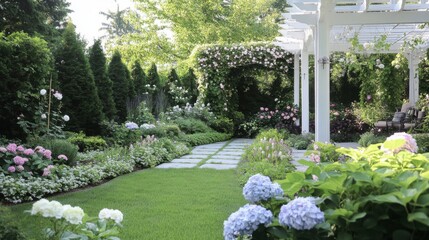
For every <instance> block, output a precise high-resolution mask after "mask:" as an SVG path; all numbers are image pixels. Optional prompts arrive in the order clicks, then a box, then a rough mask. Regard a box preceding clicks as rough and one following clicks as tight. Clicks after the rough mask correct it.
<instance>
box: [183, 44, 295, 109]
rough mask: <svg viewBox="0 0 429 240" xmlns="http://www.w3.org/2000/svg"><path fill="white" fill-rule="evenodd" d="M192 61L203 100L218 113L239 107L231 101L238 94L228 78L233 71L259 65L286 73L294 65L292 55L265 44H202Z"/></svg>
mask: <svg viewBox="0 0 429 240" xmlns="http://www.w3.org/2000/svg"><path fill="white" fill-rule="evenodd" d="M191 60H192V61H193V65H194V67H195V69H196V70H197V71H196V73H197V75H198V78H199V90H200V97H199V98H200V100H202V101H204V102H205V103H210V104H211V106H212V108H213V110H214V111H215V112H218V113H222V112H226V111H231V110H235V109H236V108H237V104H238V103H236V102H232V101H231V100H232V96H234V94H237V88H236V87H235V86H236V83H235V82H232V81H231V80H230V79H229V78H227V76H228V74H229V72H230V71H231V69H233V68H240V67H249V66H255V68H264V69H267V70H272V71H276V72H279V73H281V74H286V73H287V72H288V70H289V68H290V67H291V66H293V55H292V54H290V53H289V52H287V51H285V50H283V49H282V48H280V47H278V46H275V45H273V44H272V43H265V42H258V43H246V44H227V45H220V44H216V45H201V46H197V47H196V48H195V49H194V51H193V53H192V55H191ZM227 79H228V81H227Z"/></svg>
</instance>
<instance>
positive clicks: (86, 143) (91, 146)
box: [67, 132, 107, 152]
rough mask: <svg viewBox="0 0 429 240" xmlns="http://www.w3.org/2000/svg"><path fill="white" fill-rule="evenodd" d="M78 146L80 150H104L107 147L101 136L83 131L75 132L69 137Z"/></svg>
mask: <svg viewBox="0 0 429 240" xmlns="http://www.w3.org/2000/svg"><path fill="white" fill-rule="evenodd" d="M67 140H68V141H69V142H71V143H73V144H75V145H76V146H78V148H79V151H80V152H87V151H94V150H103V149H105V148H106V147H107V143H106V141H105V140H104V139H103V138H101V137H99V136H90V137H88V136H86V135H85V134H84V133H83V132H80V133H78V134H74V135H73V136H71V137H69V138H68V139H67Z"/></svg>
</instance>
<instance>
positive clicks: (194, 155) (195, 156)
mask: <svg viewBox="0 0 429 240" xmlns="http://www.w3.org/2000/svg"><path fill="white" fill-rule="evenodd" d="M209 155H210V154H189V155H185V156H183V157H181V158H182V159H186V158H198V159H204V158H206V157H208V156H209Z"/></svg>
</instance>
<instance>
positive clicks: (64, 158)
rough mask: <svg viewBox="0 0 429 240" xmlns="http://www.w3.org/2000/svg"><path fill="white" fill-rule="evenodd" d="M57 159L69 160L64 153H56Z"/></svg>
mask: <svg viewBox="0 0 429 240" xmlns="http://www.w3.org/2000/svg"><path fill="white" fill-rule="evenodd" d="M58 159H59V160H64V161H67V160H69V159H68V158H67V156H66V155H64V154H61V155H58Z"/></svg>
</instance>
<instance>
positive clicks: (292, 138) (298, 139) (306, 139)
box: [286, 133, 314, 150]
mask: <svg viewBox="0 0 429 240" xmlns="http://www.w3.org/2000/svg"><path fill="white" fill-rule="evenodd" d="M313 141H314V134H312V133H306V134H302V135H296V134H291V135H289V137H288V138H287V139H286V143H287V144H288V145H289V146H290V147H293V148H295V149H299V150H304V149H307V147H308V146H309V145H310V144H311V142H313Z"/></svg>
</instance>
